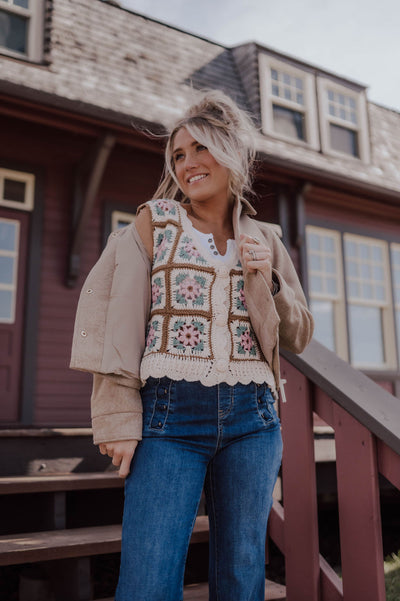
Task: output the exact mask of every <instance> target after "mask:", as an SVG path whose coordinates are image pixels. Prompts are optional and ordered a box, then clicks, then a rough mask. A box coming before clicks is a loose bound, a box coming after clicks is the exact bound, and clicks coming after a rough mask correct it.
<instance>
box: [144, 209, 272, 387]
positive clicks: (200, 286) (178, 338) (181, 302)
mask: <svg viewBox="0 0 400 601" xmlns="http://www.w3.org/2000/svg"><path fill="white" fill-rule="evenodd" d="M146 205H147V206H148V207H149V208H150V211H151V217H152V226H153V265H152V275H151V296H152V303H151V313H150V319H149V322H148V325H147V335H146V347H145V351H144V354H143V358H142V362H141V372H140V376H141V379H142V380H146V379H147V378H148V377H149V376H152V377H155V378H160V377H163V376H168V377H170V378H172V379H174V380H181V379H184V380H187V381H190V382H195V381H199V382H201V383H202V384H204V385H205V386H213V385H215V384H219V383H221V382H226V383H228V384H230V385H234V384H236V383H238V382H241V383H242V384H248V383H250V382H256V383H257V384H261V383H264V382H266V383H267V384H268V385H269V386H270V388H271V389H272V390H273V391H275V381H274V377H273V373H272V370H271V368H270V367H269V365H268V363H267V362H266V361H265V359H264V357H263V354H262V351H261V349H260V346H259V344H258V341H257V339H256V336H255V334H254V331H253V328H252V326H251V323H250V319H249V315H248V312H247V306H246V299H245V295H244V278H243V271H242V266H241V263H240V260H239V253H238V250H237V247H236V245H235V252H234V253H232V258H231V261H230V262H228V263H223V262H222V261H221V260H219V259H218V258H216V257H215V256H214V255H213V254H212V251H211V250H210V251H208V250H207V249H206V248H204V247H203V245H202V244H201V242H200V240H199V237H198V233H197V232H196V230H195V229H194V228H193V226H192V224H191V222H190V220H189V218H188V216H187V213H186V210H185V209H184V208H183V207H182V206H181V205H180V203H179V202H176V201H172V200H151V201H149V202H147V203H146Z"/></svg>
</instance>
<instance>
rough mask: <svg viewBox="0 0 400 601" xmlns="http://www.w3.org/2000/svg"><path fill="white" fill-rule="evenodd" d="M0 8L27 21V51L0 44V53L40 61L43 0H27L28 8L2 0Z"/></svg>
mask: <svg viewBox="0 0 400 601" xmlns="http://www.w3.org/2000/svg"><path fill="white" fill-rule="evenodd" d="M0 9H1V10H3V11H4V12H8V13H10V14H13V15H16V16H19V17H24V18H25V19H27V21H28V26H27V51H26V52H16V51H15V50H11V49H9V48H7V46H2V45H0V54H5V55H7V56H10V57H13V58H19V59H27V60H31V61H32V62H40V61H41V60H42V59H43V47H44V0H29V8H23V7H21V6H15V5H14V4H12V0H2V1H1V2H0Z"/></svg>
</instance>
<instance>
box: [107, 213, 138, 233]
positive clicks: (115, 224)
mask: <svg viewBox="0 0 400 601" xmlns="http://www.w3.org/2000/svg"><path fill="white" fill-rule="evenodd" d="M133 221H135V213H127V212H124V211H112V213H111V231H112V232H113V231H114V230H119V229H121V228H122V227H125V226H126V225H129V224H130V223H133Z"/></svg>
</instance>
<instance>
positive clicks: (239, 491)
mask: <svg viewBox="0 0 400 601" xmlns="http://www.w3.org/2000/svg"><path fill="white" fill-rule="evenodd" d="M142 400H143V412H144V413H143V440H142V441H141V442H140V443H139V445H138V447H137V449H136V453H135V455H134V458H133V461H132V465H131V473H130V475H129V477H128V478H127V480H126V484H125V508H124V518H123V529H122V552H121V568H120V576H119V582H118V588H117V593H116V601H181V600H182V596H183V578H184V570H185V561H186V555H187V551H188V546H189V541H190V536H191V532H192V528H193V525H194V522H195V519H196V514H197V509H198V505H199V500H200V497H201V492H202V489H203V486H204V489H205V493H206V501H207V509H208V514H209V521H210V565H209V588H210V601H233V600H235V601H263V600H264V587H265V537H266V529H267V520H268V514H269V511H270V508H271V504H272V491H273V488H274V485H275V481H276V478H277V474H278V471H279V467H280V462H281V456H282V438H281V432H280V423H279V419H278V417H277V415H276V412H275V409H274V406H273V403H274V399H273V397H272V394H271V392H270V389H269V388H268V387H267V386H266V385H265V384H261V385H257V384H254V383H251V384H248V385H242V384H236V385H235V386H229V385H228V384H219V385H216V386H212V387H206V386H203V385H201V384H200V383H198V382H186V381H174V380H171V379H169V378H167V377H164V378H160V379H153V378H149V380H148V381H147V383H146V385H145V387H144V388H143V389H142Z"/></svg>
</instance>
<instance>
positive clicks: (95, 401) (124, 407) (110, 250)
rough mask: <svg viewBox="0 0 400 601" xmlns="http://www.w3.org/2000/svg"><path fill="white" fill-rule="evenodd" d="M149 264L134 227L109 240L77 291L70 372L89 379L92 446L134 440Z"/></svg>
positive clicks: (138, 435) (138, 425)
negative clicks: (85, 372)
mask: <svg viewBox="0 0 400 601" xmlns="http://www.w3.org/2000/svg"><path fill="white" fill-rule="evenodd" d="M149 270H150V267H149V259H148V257H147V254H146V251H145V249H144V248H143V247H142V245H141V241H140V237H139V235H138V233H137V231H136V229H135V228H134V226H128V227H127V228H124V230H121V231H120V232H116V233H114V234H112V235H111V236H110V238H109V241H108V244H107V246H106V248H105V250H104V251H103V253H102V255H101V257H100V259H99V260H98V262H97V263H96V264H95V266H94V267H93V268H92V270H91V272H90V273H89V275H88V277H87V279H86V281H85V284H84V286H83V288H82V291H81V295H80V300H79V303H78V309H77V314H76V320H75V330H74V339H73V345H72V354H71V363H70V367H71V368H73V369H78V370H83V371H88V372H90V373H92V374H93V389H92V396H91V413H92V427H93V435H94V443H95V444H99V443H101V442H111V441H116V440H131V439H136V440H140V438H141V432H142V405H141V398H140V387H141V385H142V383H141V381H140V361H141V357H142V354H143V349H144V343H145V327H146V322H147V315H148V310H149V302H150V283H149V282H150V280H149Z"/></svg>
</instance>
